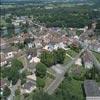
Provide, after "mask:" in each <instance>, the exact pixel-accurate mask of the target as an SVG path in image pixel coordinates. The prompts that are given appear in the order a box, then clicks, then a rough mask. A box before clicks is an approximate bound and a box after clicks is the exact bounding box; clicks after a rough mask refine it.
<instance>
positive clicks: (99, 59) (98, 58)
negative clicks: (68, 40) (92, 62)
mask: <svg viewBox="0 0 100 100" xmlns="http://www.w3.org/2000/svg"><path fill="white" fill-rule="evenodd" d="M93 54H94V56H95V57H96V58H97V60H98V61H99V62H100V53H97V52H93Z"/></svg>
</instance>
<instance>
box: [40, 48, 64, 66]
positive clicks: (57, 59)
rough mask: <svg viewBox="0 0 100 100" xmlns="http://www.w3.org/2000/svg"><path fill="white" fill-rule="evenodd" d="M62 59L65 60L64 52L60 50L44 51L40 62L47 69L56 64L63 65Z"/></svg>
mask: <svg viewBox="0 0 100 100" xmlns="http://www.w3.org/2000/svg"><path fill="white" fill-rule="evenodd" d="M64 59H65V50H63V49H60V48H59V49H58V50H56V51H53V52H49V51H44V52H43V53H42V54H41V62H42V63H44V64H45V65H47V66H48V67H50V66H52V65H54V64H57V63H60V64H63V62H64Z"/></svg>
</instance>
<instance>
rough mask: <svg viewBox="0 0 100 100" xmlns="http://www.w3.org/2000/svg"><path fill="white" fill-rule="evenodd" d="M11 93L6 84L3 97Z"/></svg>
mask: <svg viewBox="0 0 100 100" xmlns="http://www.w3.org/2000/svg"><path fill="white" fill-rule="evenodd" d="M10 94H11V90H10V89H9V88H8V87H7V86H6V87H5V88H4V90H3V97H4V98H7V97H8V96H9V95H10Z"/></svg>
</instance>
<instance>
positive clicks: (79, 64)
mask: <svg viewBox="0 0 100 100" xmlns="http://www.w3.org/2000/svg"><path fill="white" fill-rule="evenodd" d="M75 65H78V66H82V60H81V59H80V58H78V59H77V60H76V61H75Z"/></svg>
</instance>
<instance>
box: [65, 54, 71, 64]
mask: <svg viewBox="0 0 100 100" xmlns="http://www.w3.org/2000/svg"><path fill="white" fill-rule="evenodd" d="M71 60H72V59H71V58H70V57H68V56H66V57H65V60H64V65H66V64H68V63H69V62H70V61H71Z"/></svg>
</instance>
